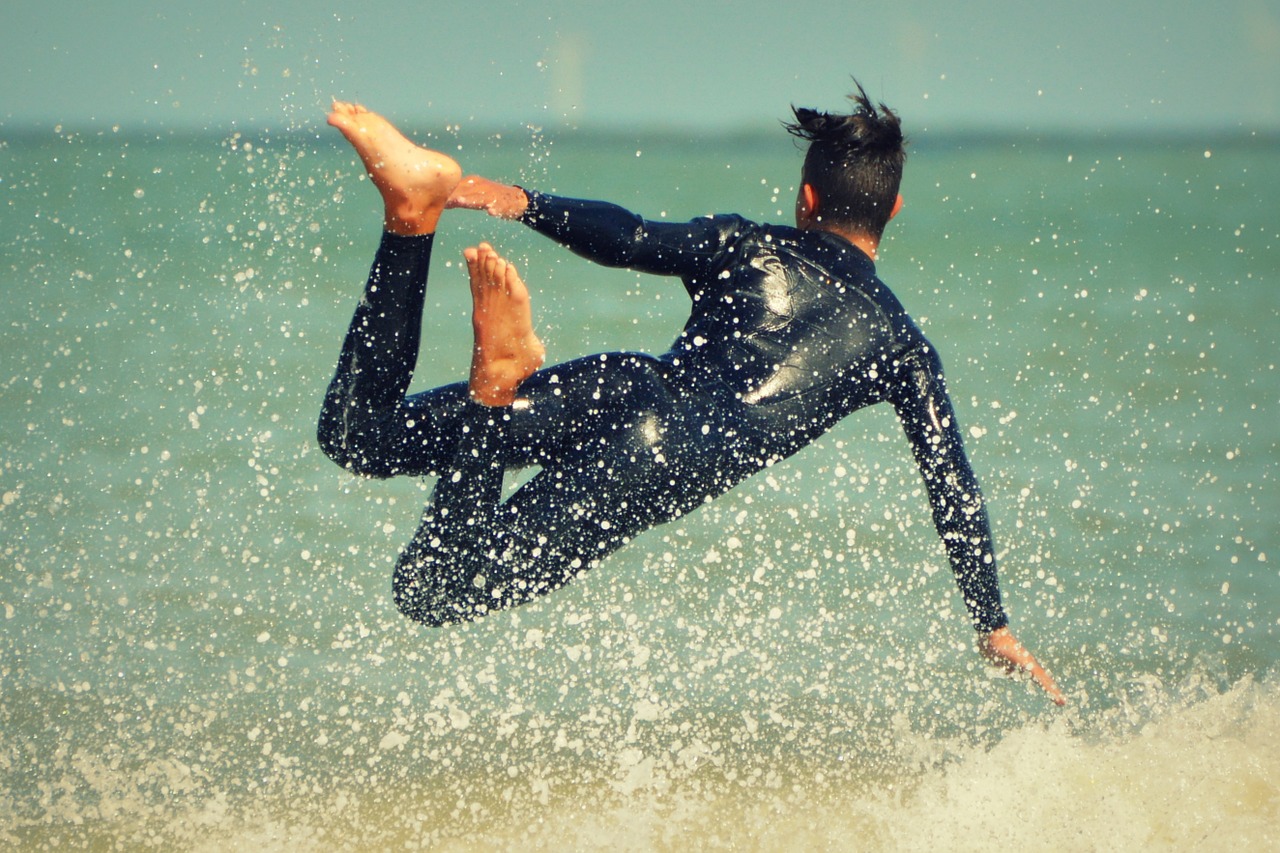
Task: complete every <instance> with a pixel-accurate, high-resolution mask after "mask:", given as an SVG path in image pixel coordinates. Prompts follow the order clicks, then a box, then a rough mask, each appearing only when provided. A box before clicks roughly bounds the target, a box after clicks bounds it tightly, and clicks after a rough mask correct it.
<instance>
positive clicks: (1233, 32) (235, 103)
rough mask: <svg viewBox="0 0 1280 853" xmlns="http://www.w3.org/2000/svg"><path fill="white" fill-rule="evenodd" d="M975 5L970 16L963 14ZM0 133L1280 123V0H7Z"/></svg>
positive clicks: (0, 48)
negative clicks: (881, 111)
mask: <svg viewBox="0 0 1280 853" xmlns="http://www.w3.org/2000/svg"><path fill="white" fill-rule="evenodd" d="M976 9H980V10H982V11H981V12H974V11H972V10H976ZM0 21H2V22H3V26H0V79H3V80H4V81H5V82H4V95H3V97H0V132H3V130H5V129H16V128H23V127H28V126H35V127H37V128H39V127H52V126H53V125H55V124H63V125H66V126H68V127H82V126H87V125H106V126H110V125H117V124H118V125H120V126H122V127H132V126H140V125H145V126H146V127H149V128H169V127H172V128H182V127H197V128H216V127H226V126H231V125H237V126H243V127H249V126H252V127H267V128H272V129H275V128H286V127H293V128H296V127H302V126H310V125H311V124H312V123H314V122H316V121H318V120H320V119H321V117H322V115H323V110H324V107H325V106H326V105H327V103H328V101H329V99H330V98H331V97H333V96H339V97H342V98H347V99H354V100H361V101H363V102H365V103H367V104H368V105H369V106H371V107H373V108H375V109H378V110H379V111H382V112H385V113H387V114H389V115H391V116H392V117H393V118H396V119H398V120H402V121H409V120H412V121H419V120H423V121H430V122H438V123H440V124H462V125H475V126H482V127H485V128H492V127H502V126H504V125H519V124H539V125H547V126H551V125H555V124H558V123H570V124H575V125H582V126H600V125H604V126H629V127H663V126H676V127H692V128H702V127H705V128H712V129H724V128H735V127H751V126H764V125H766V124H768V125H774V123H775V122H776V121H777V120H778V119H779V118H781V117H783V116H784V115H785V114H786V111H787V107H788V105H789V104H791V103H797V104H801V105H806V106H816V107H822V108H838V107H840V106H841V105H842V98H843V96H844V94H846V93H847V91H848V90H849V83H848V81H849V76H850V75H851V74H853V75H857V76H858V77H859V78H860V79H861V80H862V82H863V84H864V85H865V86H866V87H867V90H868V91H869V92H870V93H871V94H872V96H873V97H875V98H877V99H881V100H884V101H885V102H887V103H888V104H889V105H890V106H893V107H894V108H896V109H898V110H899V111H900V112H901V113H902V114H903V116H904V119H906V121H907V123H908V125H909V127H911V128H914V129H934V128H944V129H945V128H954V127H969V128H973V127H984V126H991V127H995V128H998V129H1014V130H1041V129H1044V130H1054V129H1059V128H1064V127H1072V126H1084V127H1086V128H1108V129H1110V128H1115V129H1153V130H1164V129H1181V130H1191V131H1197V132H1198V131H1208V132H1214V131H1218V130H1223V129H1227V130H1245V131H1251V130H1264V131H1275V130H1277V129H1280V0H1219V2H1215V3H1207V2H1184V0H1076V2H1074V3H1070V4H1062V3H1050V2H1038V0H1020V1H1019V2H1015V0H1004V2H1000V1H999V0H991V2H973V3H963V2H956V0H921V2H910V0H899V1H898V2H884V0H878V2H875V3H862V2H855V0H815V2H804V0H790V2H788V1H787V0H630V2H619V0H610V2H588V0H469V2H454V0H441V2H429V1H427V2H424V1H423V0H420V2H408V0H402V2H390V0H370V2H360V3H332V2H331V3H313V2H305V0H295V2H246V1H245V0H218V2H204V3H186V2H177V0H169V2H148V0H121V2H104V3H87V2H68V0H46V2H43V3H39V4H37V3H34V2H25V3H17V2H13V0H4V12H3V17H2V18H0Z"/></svg>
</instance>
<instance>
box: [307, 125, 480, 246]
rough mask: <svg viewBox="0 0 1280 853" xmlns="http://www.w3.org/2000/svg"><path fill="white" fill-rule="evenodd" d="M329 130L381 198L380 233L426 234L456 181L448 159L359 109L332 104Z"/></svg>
mask: <svg viewBox="0 0 1280 853" xmlns="http://www.w3.org/2000/svg"><path fill="white" fill-rule="evenodd" d="M329 124H331V125H333V126H334V127H336V128H337V129H338V130H340V131H342V135H343V136H345V137H346V138H347V141H348V142H350V143H351V145H352V147H354V148H355V149H356V153H357V154H359V155H360V160H361V162H363V163H364V167H365V169H366V170H368V172H369V177H370V178H371V179H372V180H373V185H374V186H376V187H377V188H378V191H379V192H380V193H382V202H383V204H384V205H385V207H386V220H385V222H384V224H385V226H386V229H387V230H388V231H390V232H392V233H393V234H430V233H432V232H433V231H435V230H436V222H437V220H439V219H440V212H441V211H442V210H444V203H445V202H446V201H447V200H448V199H449V194H450V193H452V192H453V188H454V187H456V186H457V185H458V181H460V180H461V179H462V170H461V169H460V168H459V167H458V164H457V163H455V162H454V161H453V160H452V159H451V158H449V157H446V156H445V155H443V154H440V153H439V152H436V151H431V150H430V149H427V148H422V147H420V146H418V145H414V144H413V143H412V142H410V141H409V140H408V139H406V138H405V137H404V134H402V133H400V131H398V130H396V129H395V127H394V126H393V125H392V124H391V122H389V121H387V120H386V119H385V118H383V117H382V116H380V115H378V114H377V113H374V112H370V111H369V110H366V109H365V108H364V107H362V106H360V105H359V104H348V103H344V102H342V101H334V102H333V111H332V112H330V113H329Z"/></svg>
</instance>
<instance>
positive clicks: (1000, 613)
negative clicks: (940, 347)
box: [893, 349, 1066, 705]
mask: <svg viewBox="0 0 1280 853" xmlns="http://www.w3.org/2000/svg"><path fill="white" fill-rule="evenodd" d="M897 387H898V389H899V393H898V399H895V400H894V401H893V402H894V406H895V407H896V409H897V411H898V417H899V418H900V419H901V420H902V427H903V430H904V431H905V432H906V434H907V437H908V439H910V441H911V447H912V451H913V453H914V454H915V458H916V464H917V465H919V467H920V474H921V476H923V478H924V482H925V487H926V489H927V490H928V492H929V504H930V506H931V507H932V509H933V520H934V525H935V527H936V528H937V530H938V535H939V536H940V537H941V538H942V541H943V544H944V545H945V546H946V549H947V556H948V557H949V558H950V561H951V568H952V571H953V572H954V573H955V577H956V583H957V584H958V585H959V586H960V591H961V593H962V595H963V596H964V602H965V606H966V607H967V608H968V610H969V614H970V616H971V617H972V619H973V621H974V624H975V626H976V627H977V628H978V630H979V631H980V632H981V633H982V638H981V640H980V641H979V647H980V649H981V651H982V653H983V655H984V656H985V657H986V658H987V659H988V660H989V661H991V662H992V663H994V664H996V665H998V666H1001V667H1003V668H1004V669H1005V670H1007V671H1009V672H1013V671H1016V670H1018V669H1023V670H1026V671H1027V672H1029V673H1030V674H1031V677H1032V678H1033V679H1034V680H1035V682H1036V683H1037V684H1039V685H1040V686H1041V687H1042V688H1043V689H1044V690H1045V692H1046V693H1048V694H1049V697H1050V698H1051V699H1052V700H1053V701H1054V702H1055V703H1057V704H1059V705H1063V704H1065V703H1066V699H1065V698H1064V697H1063V695H1062V693H1061V692H1060V691H1059V690H1058V688H1057V685H1055V684H1054V682H1053V679H1052V678H1051V677H1050V676H1049V674H1048V673H1047V672H1045V671H1044V669H1043V668H1042V667H1041V666H1040V664H1039V663H1038V662H1037V661H1036V659H1035V657H1034V656H1033V655H1032V654H1031V652H1029V651H1028V650H1027V649H1026V647H1025V646H1023V645H1022V644H1021V643H1019V642H1018V640H1017V638H1016V637H1014V636H1013V634H1012V633H1011V632H1010V631H1009V627H1008V623H1009V619H1008V617H1007V616H1006V615H1005V612H1004V607H1003V606H1002V604H1001V601H1000V583H999V579H998V576H997V574H996V557H995V543H994V542H993V540H992V536H991V525H990V523H989V521H988V520H987V511H986V506H985V503H984V501H983V499H982V491H981V489H980V488H979V486H978V480H977V477H975V476H974V474H973V469H972V468H971V467H970V466H969V460H968V457H967V456H966V455H965V452H964V444H963V442H962V440H961V437H960V427H959V424H958V423H957V422H956V416H955V412H954V410H953V409H952V407H951V399H950V397H949V396H948V395H947V391H946V384H945V382H944V380H943V376H942V364H941V362H940V361H939V359H938V357H937V354H936V353H935V352H933V350H932V349H929V350H927V351H925V352H921V353H918V354H917V355H916V356H914V357H913V358H912V359H911V360H910V362H909V363H908V365H907V366H906V369H905V370H904V371H903V374H902V377H901V381H900V383H899V384H898V386H897Z"/></svg>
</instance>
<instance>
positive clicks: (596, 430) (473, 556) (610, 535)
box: [319, 192, 1007, 631]
mask: <svg viewBox="0 0 1280 853" xmlns="http://www.w3.org/2000/svg"><path fill="white" fill-rule="evenodd" d="M528 196H529V205H528V209H527V210H526V212H525V214H524V216H523V217H522V221H523V222H524V223H525V224H526V225H528V226H530V227H532V228H534V229H535V230H537V231H538V232H540V233H542V234H544V235H546V236H548V237H550V238H552V239H554V240H556V241H558V242H559V243H561V244H563V245H565V246H567V247H568V248H570V249H571V250H573V251H574V252H576V253H577V254H579V255H582V256H584V257H586V258H589V259H590V260H592V261H595V262H597V263H600V264H604V265H606V266H617V267H628V268H630V269H634V270H639V271H643V272H649V273H656V274H660V275H668V276H676V277H679V278H680V279H681V280H682V281H683V282H684V286H685V288H686V290H687V291H688V293H689V296H690V298H691V299H692V303H693V304H692V311H691V315H690V318H689V320H688V322H687V323H686V325H685V328H684V330H683V331H682V332H681V334H680V335H679V337H678V338H677V340H676V341H675V343H674V344H673V345H672V346H671V349H670V350H668V351H667V352H666V353H665V354H663V355H662V356H659V357H654V356H651V355H646V354H642V353H623V352H618V353H607V354H602V355H593V356H588V357H585V358H580V359H577V360H574V361H570V362H567V363H565V364H560V365H556V366H554V367H549V368H544V369H543V370H540V371H539V372H538V373H536V374H535V375H534V376H532V377H531V378H530V379H528V380H526V381H525V382H524V384H522V385H521V386H520V390H519V396H520V398H521V399H520V400H518V401H517V402H516V404H515V405H512V406H509V407H495V408H490V407H486V406H482V405H480V404H478V403H475V402H473V401H471V400H470V398H469V396H468V393H467V385H466V383H457V384H454V385H448V386H444V387H441V388H437V389H434V390H431V391H426V392H423V393H420V394H415V395H413V396H408V397H406V393H407V389H408V385H409V381H410V376H411V373H412V368H413V365H414V363H415V361H416V359H417V355H418V336H419V327H420V325H421V318H422V309H423V302H424V295H425V289H426V279H427V267H428V263H429V260H430V254H431V245H432V238H431V237H430V236H425V237H402V236H397V235H394V234H389V233H388V234H384V235H383V239H382V243H381V245H380V247H379V249H378V254H377V257H376V259H375V261H374V264H373V268H372V271H371V273H370V277H369V281H368V284H367V285H366V289H365V294H364V297H363V298H362V299H361V301H360V304H359V306H358V307H357V309H356V313H355V317H354V318H353V320H352V324H351V327H350V330H349V332H348V334H347V338H346V341H345V343H344V346H343V350H342V354H341V357H340V359H339V362H338V369H337V373H336V375H335V377H334V379H333V382H332V383H331V385H330V387H329V391H328V394H327V395H326V398H325V402H324V408H323V411H322V413H321V417H320V426H319V437H320V443H321V446H322V447H323V448H324V450H325V452H326V453H327V454H328V455H329V456H330V457H331V458H332V459H333V460H334V461H335V462H337V463H338V464H340V465H343V466H345V467H347V468H349V469H350V470H352V471H355V472H357V473H360V474H364V475H368V476H374V477H387V476H392V475H397V474H410V475H425V474H438V475H439V476H440V479H439V480H438V482H437V484H436V487H435V490H434V493H433V496H432V501H431V503H430V504H428V506H427V508H426V510H425V512H424V514H423V517H422V523H421V526H420V527H419V529H418V531H417V532H416V533H415V535H414V537H413V539H412V541H411V542H410V543H409V544H408V546H407V547H406V548H405V550H404V551H403V553H402V554H401V555H400V559H399V562H398V564H397V566H396V570H395V576H394V580H393V589H394V592H395V599H396V602H397V605H398V606H399V607H400V609H401V610H402V611H403V612H404V613H405V614H406V615H408V616H409V617H411V618H413V619H416V620H418V621H420V622H423V623H426V624H430V625H439V624H443V623H447V622H455V621H462V620H467V619H472V618H475V617H477V616H480V615H482V614H484V613H486V612H488V611H491V610H496V609H501V608H505V607H512V606H515V605H518V604H522V603H525V602H527V601H529V600H531V599H533V598H535V597H537V596H539V595H542V594H544V593H546V592H549V591H551V590H553V589H555V588H557V587H559V586H562V585H563V584H565V583H567V582H568V581H569V580H571V579H573V578H574V577H575V576H576V575H578V574H580V573H581V572H584V571H586V570H587V569H589V568H591V567H593V566H594V565H595V564H596V563H597V562H598V561H599V560H600V559H601V558H603V557H604V556H606V555H607V554H609V553H610V552H612V551H614V550H616V549H617V548H619V547H621V546H622V545H623V544H625V543H626V542H627V541H628V540H629V539H631V538H632V537H634V536H636V535H637V534H639V533H641V532H642V531H644V530H647V529H649V528H651V527H653V526H655V525H658V524H662V523H664V522H667V521H670V520H672V519H674V518H677V517H679V516H680V515H683V514H684V513H687V512H689V511H691V510H693V509H695V508H697V507H699V506H701V505H702V504H703V503H705V502H707V501H709V500H711V499H712V498H714V497H716V496H717V495H719V494H722V493H723V492H725V491H727V490H728V489H730V488H732V487H733V486H735V485H736V484H738V483H740V482H741V481H742V480H743V479H745V478H746V477H748V476H750V475H751V474H753V473H755V472H757V471H759V470H760V469H762V468H764V467H765V466H767V465H770V464H772V463H773V462H776V461H778V460H780V459H783V458H786V457H788V456H790V455H791V454H793V453H795V452H796V451H798V450H800V449H801V448H802V447H804V446H805V445H807V444H808V443H809V442H811V441H812V440H813V439H815V438H816V437H818V436H819V435H821V434H822V433H824V432H825V431H827V430H828V429H830V428H831V427H832V426H833V425H834V424H835V423H836V422H837V421H839V420H840V419H841V418H843V417H845V416H846V415H848V414H849V413H851V412H853V411H855V410H857V409H860V408H862V407H864V406H868V405H871V404H872V403H878V402H888V403H890V404H891V405H892V406H893V407H894V408H895V410H896V411H897V413H898V416H899V418H900V419H901V421H902V424H903V427H904V429H905V432H906V435H907V437H908V439H909V440H910V443H911V447H912V450H913V452H914V454H915V459H916V462H917V464H918V465H919V467H920V471H921V473H922V475H923V477H924V481H925V484H926V486H927V490H928V495H929V502H930V504H931V506H932V509H933V518H934V522H935V524H936V527H937V530H938V533H939V535H940V536H941V537H942V540H943V542H944V544H945V547H946V550H947V553H948V555H949V558H950V561H951V566H952V569H953V570H954V572H955V576H956V580H957V582H958V583H959V586H960V589H961V592H962V593H963V596H964V600H965V604H966V606H967V607H968V609H969V612H970V615H971V617H972V618H973V621H974V623H975V625H976V626H977V627H978V628H979V630H982V631H991V630H994V629H996V628H999V627H1002V626H1004V625H1005V624H1006V622H1007V619H1006V618H1005V615H1004V611H1003V610H1002V608H1001V604H1000V590H999V586H998V582H997V578H996V565H995V555H994V547H993V543H992V539H991V533H990V528H989V526H988V522H987V516H986V511H985V509H984V506H983V501H982V496H981V493H980V491H979V489H978V483H977V481H976V479H975V478H974V475H973V472H972V470H971V469H970V467H969V464H968V461H967V459H966V457H965V453H964V450H963V447H962V443H961V438H960V431H959V428H958V426H957V423H956V419H955V415H954V413H953V411H952V407H951V403H950V400H949V398H948V396H947V393H946V388H945V383H944V380H943V377H942V369H941V363H940V362H939V359H938V356H937V354H936V353H935V352H934V350H933V348H932V347H931V346H930V345H929V342H928V341H926V340H925V338H924V336H923V335H922V334H921V332H920V330H919V329H918V328H917V327H916V326H915V324H914V323H913V322H912V321H911V319H910V317H908V316H907V314H906V312H905V311H904V310H903V308H902V306H901V304H900V303H899V302H898V300H897V299H896V298H895V297H894V295H893V294H892V293H891V292H890V291H889V289H888V288H887V287H885V286H884V284H883V283H881V281H880V280H879V279H878V278H877V277H876V273H875V267H874V264H873V263H872V262H871V260H870V259H869V258H868V257H867V256H866V255H865V254H864V253H863V252H862V251H861V250H859V249H858V248H856V247H855V246H854V245H853V244H851V243H849V242H848V241H846V240H844V239H842V238H840V237H838V236H836V235H834V234H830V233H827V232H824V231H819V230H806V231H801V230H797V229H795V228H790V227H785V226H774V225H762V224H757V223H754V222H750V221H748V220H745V219H743V218H741V217H738V216H716V217H708V218H703V219H697V220H693V221H691V222H687V223H668V222H649V221H645V220H642V219H641V218H639V217H637V216H636V215H634V214H632V213H629V212H628V211H626V210H623V209H622V208H620V207H617V206H615V205H611V204H607V203H604V202H593V201H579V200H571V199H562V198H556V197H553V196H549V195H543V194H539V193H536V192H528ZM528 465H538V466H541V470H540V471H539V472H538V473H537V474H536V475H535V476H533V477H532V478H531V479H530V480H529V481H528V482H527V483H525V484H524V485H522V486H521V487H520V488H519V489H518V490H517V491H516V492H515V493H514V494H513V495H512V496H511V497H510V498H509V499H507V500H506V501H502V500H501V486H502V476H503V473H504V471H505V470H507V469H515V468H519V467H523V466H528Z"/></svg>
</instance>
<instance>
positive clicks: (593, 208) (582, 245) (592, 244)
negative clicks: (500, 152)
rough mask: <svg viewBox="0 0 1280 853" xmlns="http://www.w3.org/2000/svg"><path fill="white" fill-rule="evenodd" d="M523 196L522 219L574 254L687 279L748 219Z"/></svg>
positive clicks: (529, 192) (708, 265) (703, 269)
mask: <svg viewBox="0 0 1280 853" xmlns="http://www.w3.org/2000/svg"><path fill="white" fill-rule="evenodd" d="M525 194H526V195H528V197H529V205H528V207H527V208H526V209H525V212H524V214H523V215H522V216H521V217H520V221H521V222H523V223H524V224H525V225H528V226H529V227H530V228H532V229H533V230H535V231H537V232H538V233H539V234H542V235H543V236H546V237H550V238H551V239H552V240H555V241H556V242H558V243H560V244H561V245H563V246H565V247H567V248H568V249H569V250H570V251H572V252H574V253H575V254H577V255H580V256H582V257H584V258H586V259H588V260H590V261H594V262H595V263H598V264H601V265H602V266H607V267H625V268H627V269H633V270H636V271H638V272H647V273H655V274H657V275H668V276H679V277H681V278H685V279H689V278H697V277H699V276H701V275H705V274H706V273H708V272H709V271H710V269H711V268H712V267H713V266H714V265H715V263H716V261H717V259H718V258H719V256H720V253H721V252H722V251H723V249H724V247H725V246H726V245H727V244H728V243H729V242H730V241H732V240H733V239H734V238H735V237H737V236H738V235H739V231H740V226H741V225H742V224H743V223H744V222H745V220H742V219H741V218H739V217H737V216H715V217H703V218H701V219H694V220H691V221H689V222H653V221H650V220H647V219H643V218H642V217H640V216H638V215H636V214H634V213H632V212H631V211H629V210H627V209H625V208H623V207H619V206H618V205H616V204H611V203H609V202H603V201H586V200H583V199H570V198H560V197H558V196H552V195H546V194H543V193H539V192H536V191H533V190H525Z"/></svg>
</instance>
